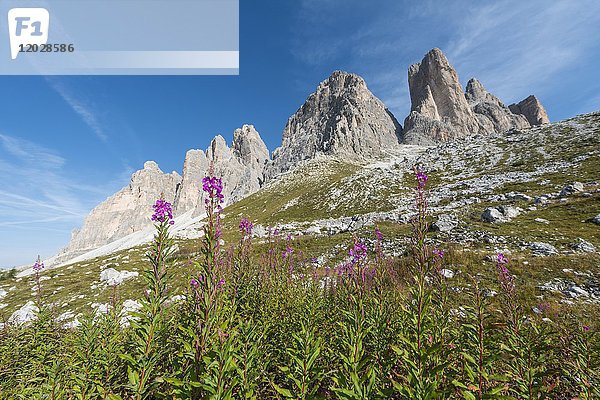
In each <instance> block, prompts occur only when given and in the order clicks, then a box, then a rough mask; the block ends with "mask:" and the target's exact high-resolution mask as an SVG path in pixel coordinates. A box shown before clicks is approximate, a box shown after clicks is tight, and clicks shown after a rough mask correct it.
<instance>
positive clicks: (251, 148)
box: [232, 125, 270, 171]
mask: <svg viewBox="0 0 600 400" xmlns="http://www.w3.org/2000/svg"><path fill="white" fill-rule="evenodd" d="M232 149H233V153H234V154H235V156H236V157H237V158H238V159H239V160H240V162H241V163H242V164H243V165H245V166H247V167H249V168H252V169H253V170H255V171H262V170H263V169H264V167H265V164H266V163H267V161H269V159H270V157H269V149H267V146H266V145H265V143H264V142H263V141H262V139H261V137H260V135H259V134H258V132H257V131H256V129H254V126H252V125H244V126H242V127H241V128H238V129H236V130H235V132H233V144H232Z"/></svg>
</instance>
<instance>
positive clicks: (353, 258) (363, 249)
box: [348, 240, 367, 266]
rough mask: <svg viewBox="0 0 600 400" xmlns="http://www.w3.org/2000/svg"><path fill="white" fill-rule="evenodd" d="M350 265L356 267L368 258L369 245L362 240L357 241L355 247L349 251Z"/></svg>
mask: <svg viewBox="0 0 600 400" xmlns="http://www.w3.org/2000/svg"><path fill="white" fill-rule="evenodd" d="M348 255H349V256H350V264H351V265H352V266H355V265H357V264H359V263H360V262H361V261H362V260H364V259H365V258H367V245H366V244H365V243H364V242H363V241H362V240H356V241H355V242H354V246H352V248H350V250H348Z"/></svg>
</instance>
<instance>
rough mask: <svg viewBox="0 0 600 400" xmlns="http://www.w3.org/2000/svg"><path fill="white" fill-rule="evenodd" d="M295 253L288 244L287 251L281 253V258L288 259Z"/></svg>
mask: <svg viewBox="0 0 600 400" xmlns="http://www.w3.org/2000/svg"><path fill="white" fill-rule="evenodd" d="M293 252H294V249H293V248H292V246H290V245H289V244H287V245H286V246H285V250H284V251H283V252H282V253H281V257H283V258H288V257H289V256H291V255H292V253H293Z"/></svg>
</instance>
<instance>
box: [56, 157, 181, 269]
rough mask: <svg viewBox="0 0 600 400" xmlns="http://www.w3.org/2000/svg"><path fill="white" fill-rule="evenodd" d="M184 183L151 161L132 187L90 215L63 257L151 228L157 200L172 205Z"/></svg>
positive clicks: (134, 176)
mask: <svg viewBox="0 0 600 400" xmlns="http://www.w3.org/2000/svg"><path fill="white" fill-rule="evenodd" d="M180 183H181V176H179V174H178V173H176V172H172V173H170V174H165V173H163V172H162V171H161V170H160V168H159V166H158V164H157V163H155V162H154V161H147V162H146V163H144V168H143V169H141V170H139V171H136V172H135V173H133V175H132V176H131V180H130V182H129V185H127V186H125V187H124V188H123V189H121V190H120V191H118V192H117V193H115V194H114V195H112V196H111V197H109V198H108V199H106V200H105V201H104V202H102V203H100V204H99V205H98V206H96V208H94V209H93V210H92V211H91V212H90V214H89V215H88V216H87V217H86V219H85V221H84V223H83V226H82V227H81V229H79V230H75V231H74V232H73V234H72V238H71V241H70V242H69V245H68V246H67V247H66V248H65V249H64V250H63V251H62V253H63V254H64V255H65V257H74V256H77V255H79V254H82V253H84V252H86V251H88V250H93V249H95V248H97V247H99V246H102V245H104V244H106V243H110V242H112V241H114V240H117V239H120V238H122V237H124V236H127V235H129V234H131V233H134V232H137V231H139V230H141V229H143V228H145V227H147V226H149V225H150V223H151V222H150V215H151V214H152V205H153V204H154V202H155V201H156V199H158V198H160V197H161V196H162V197H163V198H164V199H165V200H167V201H168V202H170V203H172V202H173V201H174V197H175V192H176V190H177V187H178V186H179V184H180Z"/></svg>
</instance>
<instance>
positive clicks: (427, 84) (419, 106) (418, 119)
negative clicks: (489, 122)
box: [403, 48, 479, 144]
mask: <svg viewBox="0 0 600 400" xmlns="http://www.w3.org/2000/svg"><path fill="white" fill-rule="evenodd" d="M408 86H409V91H410V99H411V113H410V115H409V116H408V117H407V118H406V120H405V121H404V133H403V134H404V141H405V142H407V143H415V144H417V143H422V144H426V143H427V142H432V141H440V140H449V139H452V138H455V137H461V136H464V135H465V134H466V133H467V132H477V131H478V130H479V123H478V122H477V118H476V117H475V115H474V114H473V111H472V110H471V108H470V107H469V104H468V103H467V100H466V98H465V95H464V93H463V90H462V87H461V85H460V82H459V80H458V74H457V73H456V71H455V70H454V68H453V67H452V65H450V62H449V61H448V59H447V58H446V56H445V55H444V53H443V52H442V51H441V50H440V49H438V48H434V49H432V50H431V51H429V52H428V53H427V54H426V55H425V56H424V57H423V60H421V62H420V63H417V64H413V65H411V66H410V67H409V69H408Z"/></svg>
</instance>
